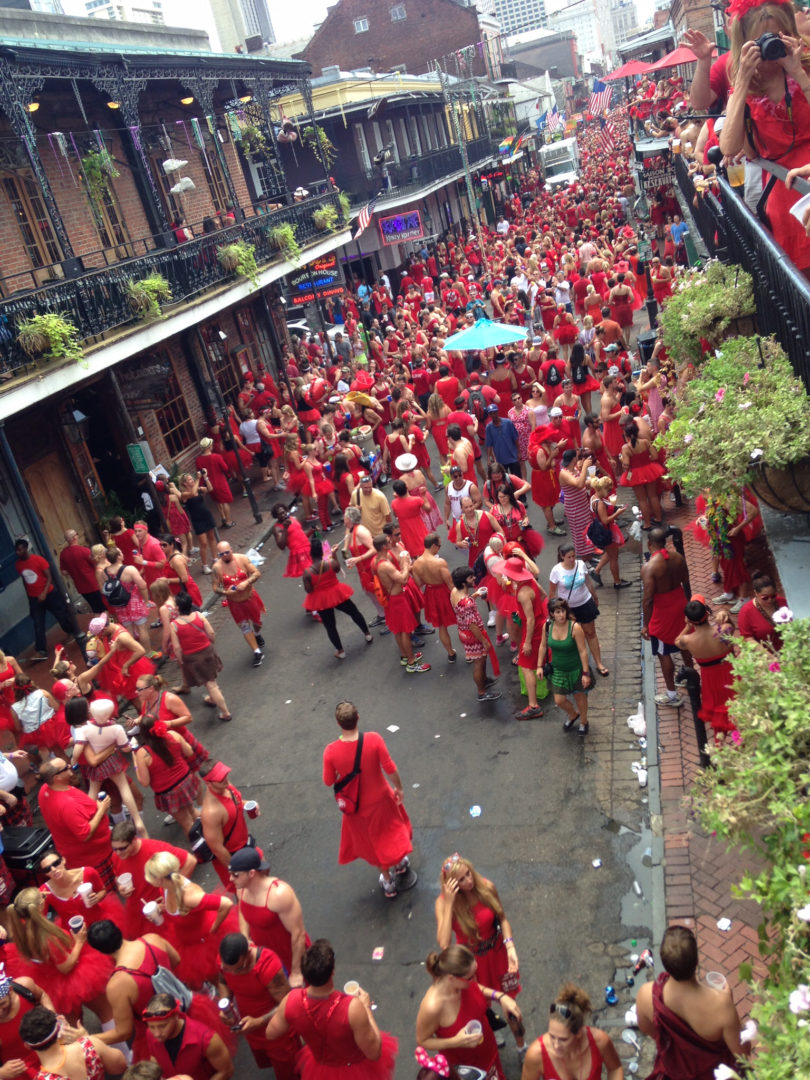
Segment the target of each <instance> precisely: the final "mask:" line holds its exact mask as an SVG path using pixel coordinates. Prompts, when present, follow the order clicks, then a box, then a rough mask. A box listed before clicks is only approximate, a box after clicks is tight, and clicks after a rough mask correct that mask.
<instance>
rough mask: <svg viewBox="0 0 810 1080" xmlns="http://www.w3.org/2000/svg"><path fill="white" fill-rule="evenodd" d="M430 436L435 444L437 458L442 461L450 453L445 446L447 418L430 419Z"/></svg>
mask: <svg viewBox="0 0 810 1080" xmlns="http://www.w3.org/2000/svg"><path fill="white" fill-rule="evenodd" d="M451 407H452V406H451ZM430 434H431V435H432V436H433V441H434V442H435V443H436V449H437V450H438V451H439V457H440V458H442V460H443V459H444V458H446V457H447V455H448V454H449V453H450V451H449V448H448V446H447V418H446V417H445V419H443V420H436V419H434V418H433V417H431V418H430Z"/></svg>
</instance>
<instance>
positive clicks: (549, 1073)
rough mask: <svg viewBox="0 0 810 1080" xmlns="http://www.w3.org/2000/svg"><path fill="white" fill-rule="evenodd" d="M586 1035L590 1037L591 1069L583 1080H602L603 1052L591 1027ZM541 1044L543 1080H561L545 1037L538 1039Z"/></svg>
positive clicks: (586, 1031) (586, 1030)
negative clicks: (547, 1047) (544, 1039)
mask: <svg viewBox="0 0 810 1080" xmlns="http://www.w3.org/2000/svg"><path fill="white" fill-rule="evenodd" d="M585 1034H586V1035H587V1036H588V1048H589V1050H590V1052H591V1067H590V1069H589V1070H588V1073H587V1075H586V1076H584V1077H583V1080H600V1077H601V1076H602V1065H603V1064H604V1061H603V1059H602V1052H601V1050H600V1049H599V1047H598V1046H597V1045H596V1039H594V1037H593V1035H592V1034H591V1029H590V1028H589V1027H586V1028H585ZM538 1042H539V1043H540V1053H541V1056H542V1059H543V1080H560V1074H559V1073H558V1072H557V1070H556V1069H555V1068H554V1064H553V1062H552V1060H551V1057H550V1056H549V1053H548V1050H546V1044H545V1042H544V1041H543V1036H541V1037H540V1039H538Z"/></svg>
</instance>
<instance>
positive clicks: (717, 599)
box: [712, 592, 737, 604]
mask: <svg viewBox="0 0 810 1080" xmlns="http://www.w3.org/2000/svg"><path fill="white" fill-rule="evenodd" d="M736 599H737V598H736V596H735V595H734V593H730V592H723V593H720V595H719V596H713V597H712V603H713V604H733V603H734V601H735V600H736Z"/></svg>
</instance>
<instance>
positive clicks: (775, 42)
mask: <svg viewBox="0 0 810 1080" xmlns="http://www.w3.org/2000/svg"><path fill="white" fill-rule="evenodd" d="M756 44H757V45H758V46H759V51H760V53H761V54H762V59H763V60H781V59H782V57H783V56H787V48H786V46H785V43H784V41H782V39H781V38H780V37H779V35H778V34H772V33H771V32H770V31H767V32H766V33H764V34H760V36H759V37H758V38H757V40H756Z"/></svg>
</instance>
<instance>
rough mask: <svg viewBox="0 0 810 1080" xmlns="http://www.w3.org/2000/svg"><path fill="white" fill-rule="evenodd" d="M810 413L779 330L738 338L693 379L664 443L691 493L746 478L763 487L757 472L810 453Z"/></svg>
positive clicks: (737, 484) (723, 491)
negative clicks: (809, 420) (776, 334)
mask: <svg viewBox="0 0 810 1080" xmlns="http://www.w3.org/2000/svg"><path fill="white" fill-rule="evenodd" d="M809 413H810V399H809V398H808V396H807V393H806V391H805V389H804V387H803V385H802V383H801V382H800V380H799V379H798V378H797V376H796V375H795V373H794V371H793V368H792V367H791V365H790V361H789V360H788V358H787V356H786V354H785V352H784V350H783V349H782V347H781V346H780V345H779V344H778V343H777V342H776V341H775V340H774V339H773V338H758V337H751V338H732V339H730V340H729V341H727V342H726V343H725V344H724V345H723V347H722V349H721V350H719V352H718V354H717V355H712V356H710V357H709V358H708V359H707V360H706V362H705V363H704V364H703V365H702V367H700V368H699V369H698V372H697V374H696V375H695V377H694V378H693V379H691V380H690V381H689V382H688V383H686V385H685V386H684V389H683V393H682V396H681V399H680V402H679V405H678V412H677V416H676V417H675V419H674V420H673V422H672V424H671V425H670V428H669V431H667V433H666V434H665V435H664V436H663V437H660V438H659V439H658V445H660V446H662V447H664V448H665V449H666V451H667V470H668V472H669V475H670V476H671V477H672V478H673V479H675V480H677V481H678V483H679V484H680V485H681V487H682V488H683V489H684V491H686V492H687V493H688V494H690V495H695V494H697V493H698V492H700V491H711V492H712V494H713V495H717V496H722V495H731V494H737V493H739V492H740V491H741V490H742V488H743V487H744V486H745V485H746V484H748V485H754V486H755V490H757V491H759V488H758V487H756V481H757V479H758V477H759V478H760V479H761V478H762V477H763V475H767V476H770V475H771V470H786V469H792V467H793V466H794V465H798V464H799V463H804V462H806V460H807V459H808V458H810V427H809V426H808V424H807V416H808V414H809ZM765 467H767V469H768V473H767V474H763V470H764V469H765ZM802 475H803V474H802ZM774 486H775V485H774ZM763 487H764V490H765V491H767V486H765V485H763ZM780 490H784V488H783V487H781V486H780ZM765 501H766V502H768V499H767V497H766V498H765ZM769 505H771V504H770V503H769Z"/></svg>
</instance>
